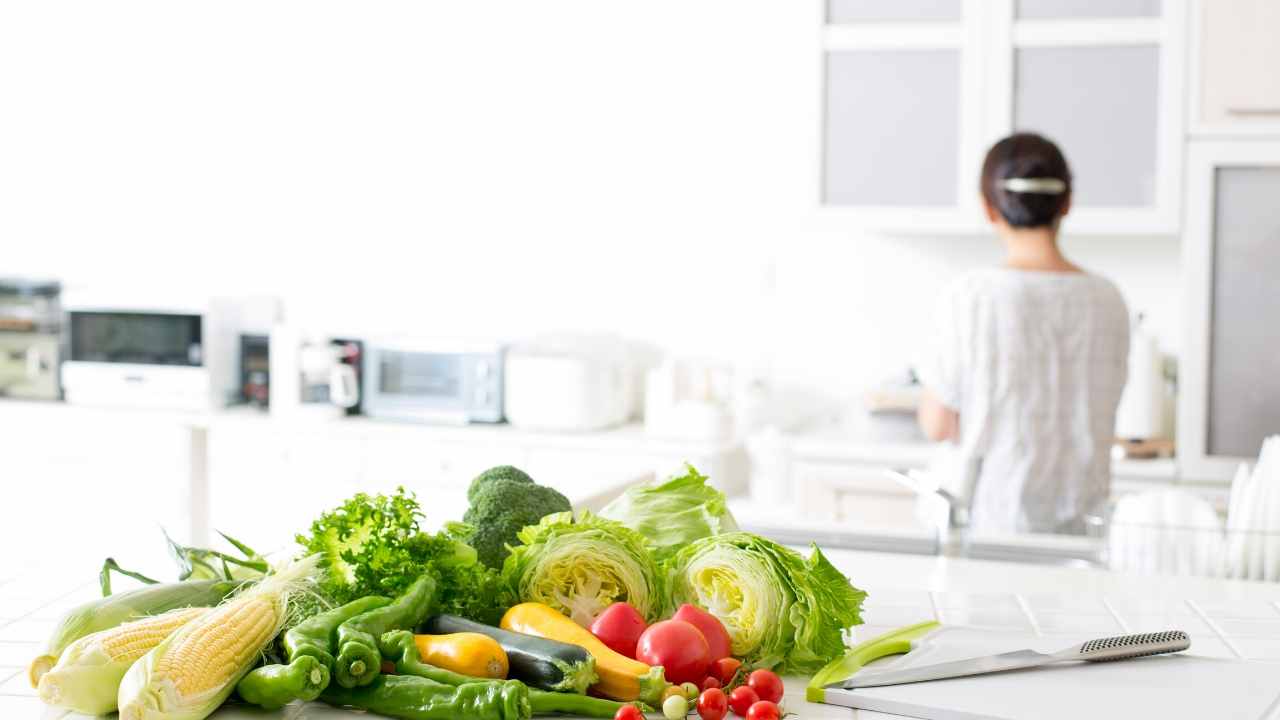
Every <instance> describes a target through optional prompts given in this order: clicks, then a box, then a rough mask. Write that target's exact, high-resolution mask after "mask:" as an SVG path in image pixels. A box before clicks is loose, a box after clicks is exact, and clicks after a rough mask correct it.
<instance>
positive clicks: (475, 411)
mask: <svg viewBox="0 0 1280 720" xmlns="http://www.w3.org/2000/svg"><path fill="white" fill-rule="evenodd" d="M504 353H505V347H504V345H503V344H502V343H499V342H489V341H467V340H429V339H414V340H382V341H374V342H368V343H366V344H365V353H364V363H363V367H364V398H363V406H364V414H365V415H368V416H369V417H373V418H379V419H386V420H409V421H416V422H431V423H447V424H457V425H461V424H466V423H497V422H502V402H503V401H502V398H503V355H504Z"/></svg>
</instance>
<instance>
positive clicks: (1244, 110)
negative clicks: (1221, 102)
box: [1227, 107, 1280, 115]
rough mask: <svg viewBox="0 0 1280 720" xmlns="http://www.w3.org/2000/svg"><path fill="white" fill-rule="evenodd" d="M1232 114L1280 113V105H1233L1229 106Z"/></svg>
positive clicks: (1228, 110)
mask: <svg viewBox="0 0 1280 720" xmlns="http://www.w3.org/2000/svg"><path fill="white" fill-rule="evenodd" d="M1227 113H1228V114H1231V115H1280V107H1231V108H1227Z"/></svg>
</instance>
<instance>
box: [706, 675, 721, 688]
mask: <svg viewBox="0 0 1280 720" xmlns="http://www.w3.org/2000/svg"><path fill="white" fill-rule="evenodd" d="M721 685H722V683H721V682H720V678H718V677H716V676H715V675H708V676H706V677H704V678H702V689H703V690H710V689H711V688H718V687H720V686H721Z"/></svg>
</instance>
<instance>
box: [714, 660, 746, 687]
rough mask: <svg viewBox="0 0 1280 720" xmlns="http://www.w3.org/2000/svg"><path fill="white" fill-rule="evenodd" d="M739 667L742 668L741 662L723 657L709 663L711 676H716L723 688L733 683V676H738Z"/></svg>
mask: <svg viewBox="0 0 1280 720" xmlns="http://www.w3.org/2000/svg"><path fill="white" fill-rule="evenodd" d="M740 667H742V661H741V660H739V659H737V658H731V657H723V658H720V659H719V660H717V661H715V662H713V663H711V674H712V675H715V676H716V678H717V679H718V680H719V681H720V685H721V686H725V685H728V684H729V683H731V682H733V676H734V675H737V674H738V668H740Z"/></svg>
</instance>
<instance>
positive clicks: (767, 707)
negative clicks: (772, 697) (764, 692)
mask: <svg viewBox="0 0 1280 720" xmlns="http://www.w3.org/2000/svg"><path fill="white" fill-rule="evenodd" d="M781 713H782V711H781V710H779V709H778V706H777V704H775V703H772V702H770V701H768V700H761V701H760V702H757V703H755V704H754V705H752V706H751V707H750V708H747V720H778V718H779V717H780V715H781Z"/></svg>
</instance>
